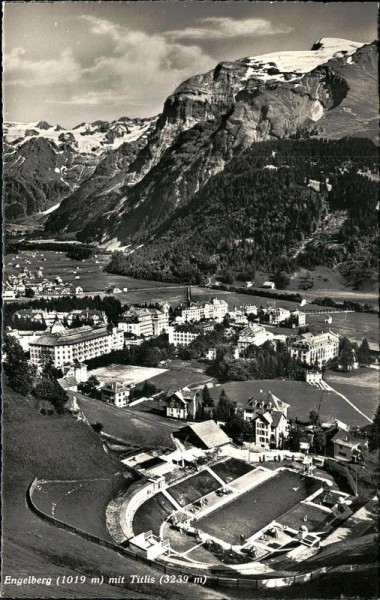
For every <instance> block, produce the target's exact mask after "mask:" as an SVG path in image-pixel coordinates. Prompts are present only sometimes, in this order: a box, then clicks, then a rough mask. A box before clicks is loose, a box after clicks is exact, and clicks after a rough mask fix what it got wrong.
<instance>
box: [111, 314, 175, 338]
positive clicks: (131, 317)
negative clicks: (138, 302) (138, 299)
mask: <svg viewBox="0 0 380 600" xmlns="http://www.w3.org/2000/svg"><path fill="white" fill-rule="evenodd" d="M118 326H119V329H121V330H122V331H124V332H125V333H133V334H134V335H136V336H138V337H140V336H143V337H145V338H150V337H152V336H157V335H161V333H167V331H168V327H169V314H168V312H167V311H166V310H162V311H161V310H158V309H156V308H145V307H143V308H140V307H135V306H131V307H130V309H129V310H127V311H125V312H124V313H123V314H122V316H121V320H120V321H119V323H118Z"/></svg>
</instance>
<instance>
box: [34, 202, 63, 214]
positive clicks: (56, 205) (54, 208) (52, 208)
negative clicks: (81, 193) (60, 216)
mask: <svg viewBox="0 0 380 600" xmlns="http://www.w3.org/2000/svg"><path fill="white" fill-rule="evenodd" d="M60 204H61V203H60V202H58V204H54V206H51V207H50V208H48V209H47V210H44V211H43V212H39V213H37V214H38V215H50V213H52V212H54V211H55V210H57V208H58V207H59V206H60Z"/></svg>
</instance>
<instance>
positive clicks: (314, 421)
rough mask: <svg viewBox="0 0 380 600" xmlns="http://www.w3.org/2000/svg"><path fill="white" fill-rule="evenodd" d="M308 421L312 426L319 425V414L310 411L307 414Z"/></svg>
mask: <svg viewBox="0 0 380 600" xmlns="http://www.w3.org/2000/svg"><path fill="white" fill-rule="evenodd" d="M309 421H310V423H311V424H312V425H319V424H320V422H321V421H320V419H319V414H318V412H317V411H316V410H311V411H310V413H309Z"/></svg>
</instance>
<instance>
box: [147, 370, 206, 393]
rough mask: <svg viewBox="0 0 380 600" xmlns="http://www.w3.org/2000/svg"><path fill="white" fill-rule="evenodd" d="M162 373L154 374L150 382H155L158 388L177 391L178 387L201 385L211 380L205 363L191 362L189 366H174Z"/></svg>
mask: <svg viewBox="0 0 380 600" xmlns="http://www.w3.org/2000/svg"><path fill="white" fill-rule="evenodd" d="M170 367H171V368H170V369H169V370H167V371H166V372H162V374H160V375H157V376H153V377H152V378H151V379H150V380H149V383H153V384H154V385H155V386H156V387H157V388H159V389H161V390H164V391H165V392H168V391H175V390H177V389H178V388H183V387H185V386H188V385H197V384H198V385H201V384H202V383H206V382H208V381H210V379H211V378H210V376H209V375H206V374H205V372H204V369H205V365H204V364H203V365H202V364H199V366H193V365H192V364H191V363H190V364H189V365H188V366H186V365H185V366H183V367H181V368H180V369H176V368H172V365H170Z"/></svg>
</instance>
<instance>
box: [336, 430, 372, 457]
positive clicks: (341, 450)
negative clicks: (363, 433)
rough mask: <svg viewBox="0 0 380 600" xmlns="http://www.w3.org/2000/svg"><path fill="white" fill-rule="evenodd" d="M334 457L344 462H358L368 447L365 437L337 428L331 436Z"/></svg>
mask: <svg viewBox="0 0 380 600" xmlns="http://www.w3.org/2000/svg"><path fill="white" fill-rule="evenodd" d="M332 443H333V444H334V458H335V459H337V460H341V461H345V462H358V461H359V460H361V459H362V455H363V451H364V450H365V449H367V448H368V441H367V439H366V438H361V437H357V436H356V435H355V434H353V433H352V432H350V431H346V430H344V429H343V430H339V431H338V432H337V433H336V434H335V435H334V437H333V438H332Z"/></svg>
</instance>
